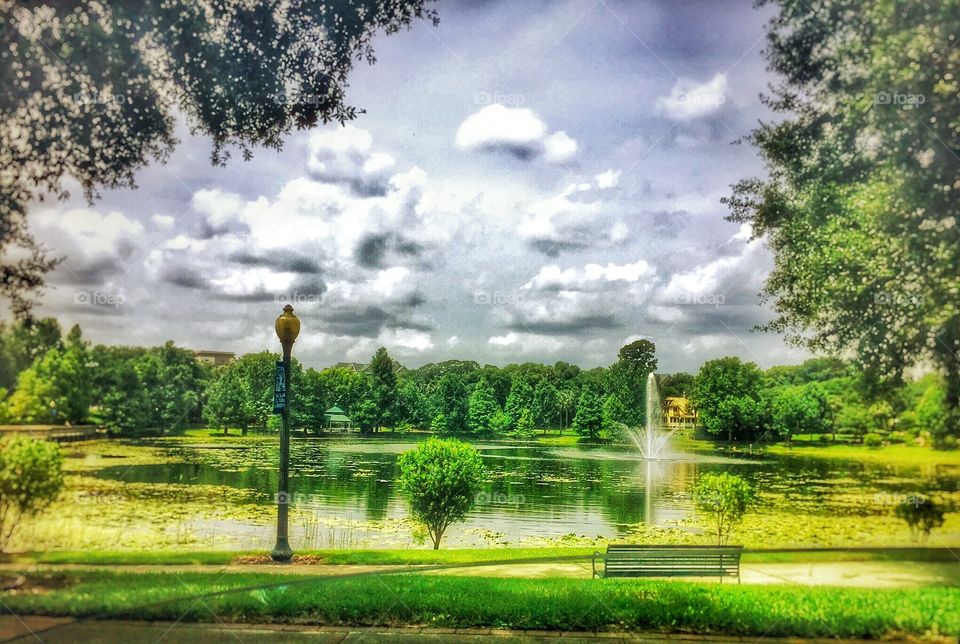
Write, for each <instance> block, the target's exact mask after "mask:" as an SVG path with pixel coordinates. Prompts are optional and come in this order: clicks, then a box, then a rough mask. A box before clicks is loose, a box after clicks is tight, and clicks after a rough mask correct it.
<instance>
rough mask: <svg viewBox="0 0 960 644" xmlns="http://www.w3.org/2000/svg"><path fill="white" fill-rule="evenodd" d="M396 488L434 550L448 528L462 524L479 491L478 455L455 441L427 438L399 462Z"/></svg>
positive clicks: (479, 465)
mask: <svg viewBox="0 0 960 644" xmlns="http://www.w3.org/2000/svg"><path fill="white" fill-rule="evenodd" d="M398 464H399V466H400V478H399V479H398V480H397V486H398V488H399V489H400V491H401V493H403V494H404V495H405V496H406V497H407V500H408V501H409V503H410V512H411V514H412V515H413V517H414V519H415V520H417V521H418V522H419V523H421V524H423V525H424V527H426V529H427V531H428V532H429V534H430V539H431V540H432V541H433V549H434V550H438V549H439V548H440V540H441V539H442V538H443V533H444V532H446V530H447V528H448V527H449V526H450V524H452V523H454V522H456V521H462V520H463V518H464V517H465V516H466V514H467V512H469V511H470V508H472V507H473V504H474V502H475V501H476V497H477V494H478V493H479V492H480V490H481V489H482V488H481V486H482V485H483V477H484V467H483V461H481V459H480V454H479V452H477V450H475V449H474V448H473V447H471V446H470V445H467V444H466V443H462V442H460V441H458V440H452V439H449V440H441V439H437V438H430V439H428V440H427V441H426V442H424V443H421V444H420V445H418V446H417V448H416V449H415V450H412V451H409V452H404V453H403V454H401V455H400V458H399V460H398Z"/></svg>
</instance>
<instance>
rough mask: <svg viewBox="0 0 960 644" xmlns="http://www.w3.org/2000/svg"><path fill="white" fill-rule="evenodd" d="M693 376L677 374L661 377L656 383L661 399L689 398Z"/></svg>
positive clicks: (682, 373)
mask: <svg viewBox="0 0 960 644" xmlns="http://www.w3.org/2000/svg"><path fill="white" fill-rule="evenodd" d="M695 380H696V378H694V376H693V374H689V373H684V372H682V371H681V372H678V373H670V374H666V375H664V376H662V377H661V378H660V379H659V381H658V382H657V386H658V387H659V388H660V396H661V397H662V398H667V397H671V398H689V397H690V396H691V394H692V393H693V383H694V381H695Z"/></svg>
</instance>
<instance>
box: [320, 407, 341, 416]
mask: <svg viewBox="0 0 960 644" xmlns="http://www.w3.org/2000/svg"><path fill="white" fill-rule="evenodd" d="M323 413H325V414H327V415H329V414H340V415H341V416H343V410H342V409H340V408H339V407H337V406H336V405H334V406H333V407H331V408H330V409H328V410H327V411H325V412H323Z"/></svg>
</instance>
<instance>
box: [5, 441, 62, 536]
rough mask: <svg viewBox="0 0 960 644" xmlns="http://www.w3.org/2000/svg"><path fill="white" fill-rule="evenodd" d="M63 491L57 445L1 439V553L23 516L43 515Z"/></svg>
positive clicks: (60, 461)
mask: <svg viewBox="0 0 960 644" xmlns="http://www.w3.org/2000/svg"><path fill="white" fill-rule="evenodd" d="M62 488H63V455H62V454H61V453H60V448H59V446H57V444H56V443H49V442H47V441H43V440H36V439H33V438H28V437H26V436H21V435H19V434H17V435H15V436H13V437H12V438H5V439H3V440H0V552H4V551H5V550H6V548H7V546H8V545H9V543H10V540H11V538H12V537H13V535H14V533H15V532H16V529H17V527H18V526H19V524H20V521H21V520H22V519H23V518H24V517H31V516H34V515H36V514H37V513H39V512H41V511H42V510H43V509H44V508H46V507H47V506H48V505H50V504H51V503H53V501H54V500H56V498H57V496H58V495H59V494H60V490H61V489H62Z"/></svg>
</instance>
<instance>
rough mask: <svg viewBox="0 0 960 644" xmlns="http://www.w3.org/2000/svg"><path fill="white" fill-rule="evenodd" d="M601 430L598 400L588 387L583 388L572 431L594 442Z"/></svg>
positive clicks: (601, 420)
mask: <svg viewBox="0 0 960 644" xmlns="http://www.w3.org/2000/svg"><path fill="white" fill-rule="evenodd" d="M602 429H603V408H602V405H601V403H600V398H599V397H598V396H597V394H596V393H594V391H593V389H591V388H590V387H584V388H583V391H582V392H580V400H579V402H577V415H576V416H575V417H574V419H573V431H575V432H577V433H578V434H580V435H581V436H583V437H586V438H589V439H590V440H596V439H597V438H599V436H600V430H602Z"/></svg>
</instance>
